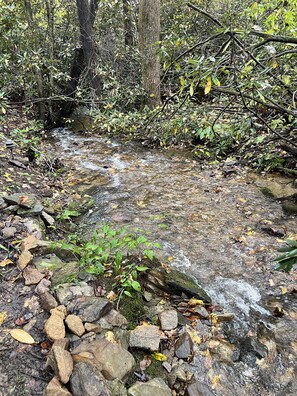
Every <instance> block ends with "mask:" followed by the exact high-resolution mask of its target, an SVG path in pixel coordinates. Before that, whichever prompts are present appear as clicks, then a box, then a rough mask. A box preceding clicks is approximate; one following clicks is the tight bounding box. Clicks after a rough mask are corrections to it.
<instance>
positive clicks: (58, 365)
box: [46, 344, 73, 384]
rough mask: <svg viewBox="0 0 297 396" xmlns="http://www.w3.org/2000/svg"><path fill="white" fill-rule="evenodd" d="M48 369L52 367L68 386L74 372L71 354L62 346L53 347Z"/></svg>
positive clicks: (48, 359)
mask: <svg viewBox="0 0 297 396" xmlns="http://www.w3.org/2000/svg"><path fill="white" fill-rule="evenodd" d="M46 367H51V368H52V369H53V370H54V372H55V375H56V376H57V377H58V378H59V380H60V381H61V382H62V383H63V384H67V382H68V381H69V379H70V376H71V373H72V371H73V360H72V357H71V354H70V352H68V351H66V350H65V349H64V348H63V347H62V346H59V345H57V344H56V345H53V347H52V349H51V351H50V353H49V356H48V358H47V362H46Z"/></svg>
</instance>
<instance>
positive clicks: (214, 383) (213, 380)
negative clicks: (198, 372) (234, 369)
mask: <svg viewBox="0 0 297 396" xmlns="http://www.w3.org/2000/svg"><path fill="white" fill-rule="evenodd" d="M220 380H221V376H220V375H215V376H214V377H213V379H212V385H211V387H212V389H216V387H217V386H218V383H219V382H220Z"/></svg>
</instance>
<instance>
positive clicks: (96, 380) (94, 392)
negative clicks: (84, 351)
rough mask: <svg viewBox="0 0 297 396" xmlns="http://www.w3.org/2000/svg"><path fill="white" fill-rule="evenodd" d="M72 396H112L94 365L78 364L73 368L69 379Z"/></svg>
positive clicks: (87, 363) (89, 363)
mask: <svg viewBox="0 0 297 396" xmlns="http://www.w3.org/2000/svg"><path fill="white" fill-rule="evenodd" d="M70 387H71V392H72V395H73V396H99V395H100V396H112V394H111V392H110V391H109V389H108V388H107V384H106V380H105V378H104V376H103V375H102V374H101V372H100V370H99V369H98V367H97V366H96V365H93V364H92V363H91V362H80V363H77V364H76V365H75V367H74V370H73V373H72V376H71V378H70Z"/></svg>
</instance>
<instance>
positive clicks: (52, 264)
mask: <svg viewBox="0 0 297 396" xmlns="http://www.w3.org/2000/svg"><path fill="white" fill-rule="evenodd" d="M34 247H37V243H36V245H35V246H34ZM28 250H30V249H28ZM61 264H62V260H61V259H60V258H59V257H58V256H56V255H55V254H54V253H52V254H46V255H44V256H41V257H36V258H34V265H35V267H36V268H38V269H45V268H47V269H48V270H50V271H53V270H54V269H55V268H57V267H58V266H60V265H61Z"/></svg>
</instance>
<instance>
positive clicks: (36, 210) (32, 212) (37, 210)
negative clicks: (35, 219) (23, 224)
mask: <svg viewBox="0 0 297 396" xmlns="http://www.w3.org/2000/svg"><path fill="white" fill-rule="evenodd" d="M42 211H43V206H42V205H41V203H36V204H35V205H34V207H33V208H31V209H25V208H19V209H18V210H17V214H18V215H19V216H22V217H25V216H37V215H40V214H41V212H42Z"/></svg>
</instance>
